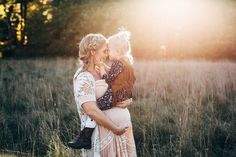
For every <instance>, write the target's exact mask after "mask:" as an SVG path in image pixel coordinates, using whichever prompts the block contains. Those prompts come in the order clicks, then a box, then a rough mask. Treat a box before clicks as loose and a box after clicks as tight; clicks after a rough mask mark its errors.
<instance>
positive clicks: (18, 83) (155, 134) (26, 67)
mask: <svg viewBox="0 0 236 157" xmlns="http://www.w3.org/2000/svg"><path fill="white" fill-rule="evenodd" d="M77 67H78V65H77V61H76V59H73V58H66V59H62V58H50V59H48V58H47V59H44V58H41V59H26V60H14V59H10V60H1V61H0V91H1V94H0V105H1V106H0V107H1V109H0V126H1V129H0V141H1V142H0V149H1V151H2V152H5V151H8V152H9V151H12V152H15V151H17V152H22V153H23V155H26V156H27V155H28V156H57V157H59V156H63V157H67V156H68V157H69V156H70V157H71V156H72V157H73V156H80V151H78V150H76V151H75V150H71V149H69V148H67V147H66V146H65V143H66V142H67V141H69V140H71V139H72V138H73V137H74V136H75V135H76V134H77V130H78V129H79V127H80V125H79V122H80V120H79V118H78V113H77V109H76V105H75V102H74V97H73V85H72V78H73V74H74V72H75V71H76V69H77ZM134 67H135V72H136V77H137V81H136V84H135V89H134V102H133V104H132V105H131V106H130V107H129V109H130V112H131V116H132V121H133V127H134V136H135V141H136V146H137V152H138V156H143V157H148V156H151V157H153V156H160V157H172V156H178V157H190V156H193V157H195V156H196V157H200V156H201V157H203V156H204V157H208V156H209V157H211V156H213V157H215V156H216V157H218V156H227V157H228V156H229V157H230V156H234V155H235V154H236V144H235V143H236V118H235V117H236V64H235V63H232V62H227V61H222V62H207V61H175V60H171V61H156V62H154V61H139V62H136V63H135V65H134Z"/></svg>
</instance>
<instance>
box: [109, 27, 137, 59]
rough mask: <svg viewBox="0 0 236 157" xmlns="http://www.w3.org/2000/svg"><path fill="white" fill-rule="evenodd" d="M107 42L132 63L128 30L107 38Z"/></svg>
mask: <svg viewBox="0 0 236 157" xmlns="http://www.w3.org/2000/svg"><path fill="white" fill-rule="evenodd" d="M108 42H109V44H112V45H113V46H115V49H117V50H119V51H120V52H121V53H122V54H121V55H124V56H125V57H127V58H128V59H129V61H130V63H131V64H133V56H132V54H131V46H130V32H128V31H120V32H118V33H116V34H114V35H112V36H110V37H109V38H108Z"/></svg>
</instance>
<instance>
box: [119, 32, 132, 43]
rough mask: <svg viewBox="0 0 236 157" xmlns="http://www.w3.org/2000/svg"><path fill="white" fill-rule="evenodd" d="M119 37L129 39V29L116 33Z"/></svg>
mask: <svg viewBox="0 0 236 157" xmlns="http://www.w3.org/2000/svg"><path fill="white" fill-rule="evenodd" d="M117 35H118V36H119V38H120V39H125V40H128V41H129V40H130V32H129V31H120V32H119V33H118V34H117Z"/></svg>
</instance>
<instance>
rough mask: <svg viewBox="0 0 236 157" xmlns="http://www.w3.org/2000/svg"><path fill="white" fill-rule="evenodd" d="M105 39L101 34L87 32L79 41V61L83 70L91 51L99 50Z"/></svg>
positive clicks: (85, 67)
mask: <svg viewBox="0 0 236 157" xmlns="http://www.w3.org/2000/svg"><path fill="white" fill-rule="evenodd" d="M106 43H107V39H106V38H105V37H104V36H103V35H102V34H99V33H97V34H92V33H91V34H88V35H86V36H85V37H83V39H82V40H81V42H80V43H79V61H80V64H81V65H82V69H83V70H87V68H88V65H89V60H90V57H91V52H92V51H96V50H99V49H100V48H101V47H102V46H103V45H104V44H106Z"/></svg>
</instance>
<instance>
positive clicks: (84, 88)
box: [73, 70, 137, 157]
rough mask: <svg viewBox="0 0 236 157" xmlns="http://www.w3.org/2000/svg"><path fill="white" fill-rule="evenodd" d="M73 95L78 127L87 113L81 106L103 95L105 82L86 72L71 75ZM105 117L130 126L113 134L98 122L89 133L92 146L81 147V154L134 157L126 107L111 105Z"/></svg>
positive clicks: (102, 156) (82, 126)
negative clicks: (120, 132) (77, 113)
mask: <svg viewBox="0 0 236 157" xmlns="http://www.w3.org/2000/svg"><path fill="white" fill-rule="evenodd" d="M73 82H74V96H75V101H76V104H77V109H78V112H79V116H80V120H81V130H82V129H83V128H84V126H85V122H86V120H87V118H88V115H87V114H86V113H85V112H84V111H83V108H82V107H81V105H82V104H83V103H85V102H88V101H96V98H98V97H100V96H102V95H104V93H105V91H106V90H107V87H108V85H107V84H106V82H105V81H104V80H98V81H95V80H94V77H93V76H92V74H90V73H89V72H81V73H80V72H79V70H78V71H77V72H76V73H75V75H74V81H73ZM103 113H104V114H105V115H106V117H107V118H109V119H110V120H112V121H113V122H114V124H116V125H118V126H122V125H124V126H129V128H128V130H127V131H126V133H125V134H123V135H121V136H117V135H114V134H113V133H112V132H111V131H110V130H108V129H106V128H104V127H102V126H99V125H97V126H96V128H95V130H94V132H93V135H92V149H90V150H84V149H83V150H82V156H83V157H136V156H137V154H136V149H135V142H134V137H133V130H132V123H131V118H130V113H129V110H128V109H127V108H125V109H123V108H117V107H114V108H111V109H109V110H105V111H103Z"/></svg>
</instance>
